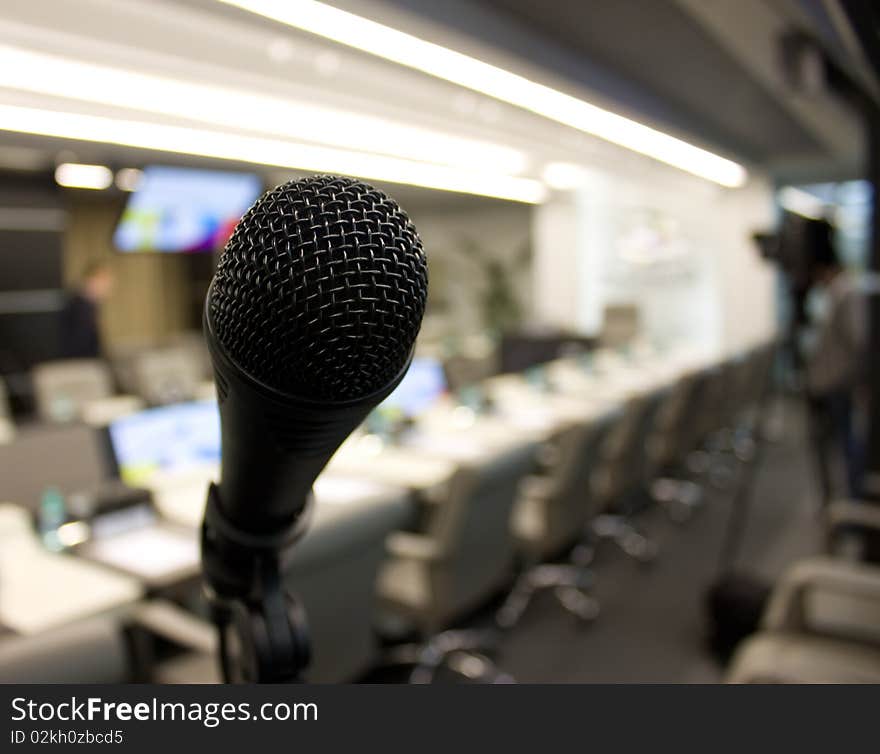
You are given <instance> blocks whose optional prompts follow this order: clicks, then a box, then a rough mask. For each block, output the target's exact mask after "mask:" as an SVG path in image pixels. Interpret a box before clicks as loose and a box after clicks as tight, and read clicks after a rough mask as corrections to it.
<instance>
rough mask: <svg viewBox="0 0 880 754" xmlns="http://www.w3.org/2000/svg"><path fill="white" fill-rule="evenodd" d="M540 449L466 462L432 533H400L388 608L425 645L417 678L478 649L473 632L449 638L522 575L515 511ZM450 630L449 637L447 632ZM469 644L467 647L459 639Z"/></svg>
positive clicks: (382, 578)
mask: <svg viewBox="0 0 880 754" xmlns="http://www.w3.org/2000/svg"><path fill="white" fill-rule="evenodd" d="M535 452H536V446H535V445H534V444H533V443H525V444H522V445H518V446H516V447H513V448H511V449H509V450H506V451H504V452H501V453H499V454H498V455H497V456H495V457H494V458H492V459H489V460H487V461H486V462H485V463H480V464H473V465H471V464H464V465H462V466H461V467H460V468H459V469H458V470H457V471H456V472H455V474H454V475H453V477H452V479H451V480H450V481H449V482H448V485H447V489H446V490H445V492H444V493H443V494H442V495H438V496H437V497H436V499H434V500H433V501H431V502H428V503H427V504H428V505H430V506H431V511H430V516H429V522H428V525H427V527H426V529H425V530H424V533H414V532H408V531H399V532H395V533H394V534H392V535H391V536H390V537H389V538H388V542H387V547H388V554H389V559H388V561H387V562H386V563H385V564H384V565H383V567H382V568H381V569H380V572H379V578H378V593H379V599H380V605H381V608H382V609H383V610H385V611H386V612H387V613H388V614H389V617H391V618H393V619H394V621H395V622H396V623H397V624H398V625H400V624H404V625H406V626H408V627H411V628H412V629H414V630H415V632H416V633H417V634H418V635H419V636H420V637H421V639H422V640H424V641H425V643H424V644H422V645H420V647H419V648H418V650H417V651H416V652H415V654H414V656H413V661H414V664H415V670H414V671H413V677H414V678H420V679H423V680H430V679H431V678H432V677H433V672H434V671H436V669H437V668H439V667H440V666H441V665H443V664H444V663H445V662H446V661H447V659H448V658H450V657H451V656H452V655H454V654H456V653H457V652H460V651H467V650H471V649H475V648H478V647H479V645H480V644H481V641H480V638H479V637H474V636H471V635H470V634H469V632H464V633H462V634H456V633H455V632H452V633H448V632H443V630H444V629H447V628H449V627H450V626H452V625H454V624H455V622H456V621H458V620H459V619H461V618H464V617H465V616H467V615H468V614H469V613H472V612H473V611H475V610H476V609H477V608H479V607H481V606H483V605H485V604H487V603H488V602H489V601H490V600H491V599H492V598H493V597H495V596H497V595H499V594H500V592H501V591H502V590H503V589H504V588H506V587H508V586H509V585H510V583H511V581H512V579H513V576H514V566H515V556H516V540H515V538H514V534H513V525H512V515H513V508H514V505H515V503H516V501H517V500H518V495H519V489H520V485H521V483H522V481H523V479H525V477H526V476H527V475H528V474H530V473H531V472H532V471H533V470H534V468H535ZM441 632H443V633H441ZM459 639H461V641H459Z"/></svg>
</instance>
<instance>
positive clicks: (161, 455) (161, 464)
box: [110, 401, 220, 484]
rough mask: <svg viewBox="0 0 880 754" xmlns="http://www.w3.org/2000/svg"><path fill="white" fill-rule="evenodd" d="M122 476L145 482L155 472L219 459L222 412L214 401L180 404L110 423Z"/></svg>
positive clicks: (147, 411) (135, 481)
mask: <svg viewBox="0 0 880 754" xmlns="http://www.w3.org/2000/svg"><path fill="white" fill-rule="evenodd" d="M110 441H111V443H112V445H113V453H114V455H115V456H116V463H117V465H118V466H119V473H120V476H121V477H122V478H123V479H124V480H125V481H126V482H129V483H132V484H140V483H144V482H146V481H147V480H148V479H149V478H150V476H151V475H152V474H153V473H155V472H156V471H175V470H179V469H185V468H192V467H195V466H203V465H206V464H217V463H219V462H220V414H219V412H218V410H217V403H216V402H215V401H197V402H194V403H180V404H177V405H174V406H163V407H161V408H153V409H148V410H146V411H141V412H139V413H136V414H131V415H129V416H124V417H122V418H121V419H117V420H116V421H115V422H113V423H112V424H111V425H110Z"/></svg>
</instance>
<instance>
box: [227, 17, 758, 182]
mask: <svg viewBox="0 0 880 754" xmlns="http://www.w3.org/2000/svg"><path fill="white" fill-rule="evenodd" d="M218 2H222V3H225V4H226V5H232V6H235V7H237V8H241V9H242V10H246V11H249V12H251V13H255V14H257V15H260V16H263V17H265V18H269V19H272V20H273V21H278V22H280V23H283V24H286V25H287V26H292V27H294V28H297V29H301V30H303V31H307V32H310V33H312V34H316V35H318V36H321V37H324V38H325V39H330V40H332V41H334V42H338V43H339V44H343V45H347V46H348V47H353V48H355V49H358V50H361V51H363V52H367V53H370V54H371V55H377V56H379V57H381V58H384V59H386V60H390V61H392V62H394V63H399V64H400V65H404V66H407V67H408V68H414V69H416V70H418V71H422V72H423V73H427V74H429V75H431V76H436V77H437V78H441V79H444V80H446V81H450V82H452V83H453V84H458V85H459V86H463V87H466V88H467V89H472V90H473V91H476V92H480V93H482V94H486V95H488V96H489V97H493V98H495V99H498V100H501V101H502V102H507V103H509V104H511V105H516V106H517V107H521V108H523V109H525V110H529V111H531V112H533V113H536V114H538V115H541V116H543V117H545V118H549V119H550V120H554V121H557V122H558V123H563V124H564V125H566V126H570V127H572V128H576V129H578V130H579V131H583V132H585V133H588V134H591V135H593V136H598V137H599V138H601V139H605V140H606V141H610V142H612V143H614V144H617V145H619V146H622V147H625V148H627V149H631V150H632V151H634V152H638V153H640V154H644V155H647V156H648V157H652V158H654V159H655V160H659V161H661V162H665V163H667V164H668V165H672V166H673V167H676V168H679V169H680V170H684V171H687V172H688V173H693V174H694V175H698V176H700V177H701V178H705V179H707V180H710V181H714V182H715V183H719V184H721V185H722V186H731V187H735V186H741V185H742V184H743V183H745V180H746V171H745V169H744V168H743V167H742V166H741V165H738V164H737V163H735V162H733V161H731V160H728V159H725V158H723V157H720V156H719V155H716V154H713V153H712V152H709V151H707V150H705V149H700V148H699V147H696V146H694V145H693V144H688V143H687V142H685V141H682V140H681V139H676V138H675V137H673V136H669V135H668V134H664V133H661V132H660V131H656V130H655V129H653V128H650V127H648V126H645V125H643V124H641V123H637V122H635V121H633V120H630V119H628V118H624V117H623V116H621V115H616V114H615V113H611V112H609V111H607V110H603V109H602V108H600V107H596V106H595V105H591V104H589V103H588V102H584V101H583V100H579V99H577V98H576V97H572V96H570V95H568V94H564V93H563V92H560V91H557V90H556V89H551V88H550V87H548V86H544V85H543V84H538V83H536V82H534V81H530V80H529V79H527V78H525V77H523V76H518V75H517V74H515V73H510V72H509V71H505V70H503V69H501V68H497V67H495V66H493V65H490V64H489V63H484V62H483V61H481V60H477V59H476V58H472V57H470V56H468V55H464V54H462V53H460V52H455V51H454V50H450V49H448V48H446V47H442V46H440V45H437V44H434V43H433V42H426V41H425V40H423V39H419V38H418V37H414V36H412V35H411V34H406V33H404V32H402V31H398V30H397V29H392V28H390V27H388V26H384V25H382V24H379V23H376V22H375V21H370V20H369V19H366V18H362V17H361V16H356V15H354V14H353V13H348V12H347V11H343V10H340V9H338V8H333V7H331V6H329V5H325V4H323V3H318V2H314V0H284V2H279V0H218Z"/></svg>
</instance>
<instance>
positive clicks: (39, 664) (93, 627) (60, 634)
mask: <svg viewBox="0 0 880 754" xmlns="http://www.w3.org/2000/svg"><path fill="white" fill-rule="evenodd" d="M133 680H135V677H134V675H133V664H132V658H131V653H130V648H129V645H128V642H127V639H126V635H125V631H124V629H123V626H122V624H121V622H120V620H119V618H117V617H113V616H98V617H92V618H87V619H83V620H79V621H75V622H73V623H70V624H68V625H65V626H60V627H58V628H54V629H50V630H47V631H43V632H40V633H37V634H30V635H24V636H20V635H17V634H8V635H4V636H0V683H130V682H132V681H133Z"/></svg>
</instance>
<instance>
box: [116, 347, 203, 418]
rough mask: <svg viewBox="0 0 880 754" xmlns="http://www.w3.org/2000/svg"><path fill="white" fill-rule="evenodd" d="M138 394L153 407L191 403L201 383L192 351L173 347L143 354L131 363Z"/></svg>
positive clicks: (199, 371) (200, 367)
mask: <svg viewBox="0 0 880 754" xmlns="http://www.w3.org/2000/svg"><path fill="white" fill-rule="evenodd" d="M132 375H133V379H134V385H135V392H136V393H137V394H138V395H140V396H141V397H142V398H143V399H144V400H146V401H147V403H149V404H151V405H153V406H164V405H168V404H170V403H180V402H182V401H187V400H192V399H193V398H194V397H195V395H196V393H197V391H198V389H199V385H200V384H201V382H202V366H201V365H200V363H199V359H198V357H197V356H196V355H195V354H194V352H193V350H192V349H190V348H186V347H183V346H172V347H167V348H158V349H151V350H147V351H143V352H141V353H139V354H137V355H136V356H135V357H134V359H133V363H132Z"/></svg>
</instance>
